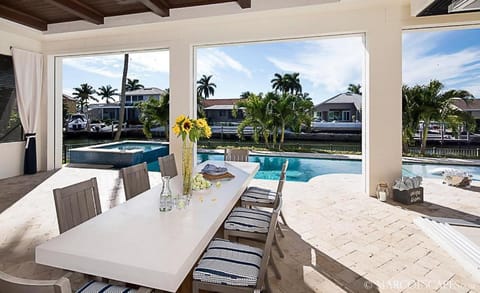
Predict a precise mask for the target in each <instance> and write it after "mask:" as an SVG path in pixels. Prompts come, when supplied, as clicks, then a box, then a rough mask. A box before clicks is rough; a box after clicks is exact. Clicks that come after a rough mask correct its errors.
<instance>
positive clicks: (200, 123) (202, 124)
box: [197, 118, 208, 129]
mask: <svg viewBox="0 0 480 293" xmlns="http://www.w3.org/2000/svg"><path fill="white" fill-rule="evenodd" d="M207 125H208V124H207V121H206V120H205V119H203V118H199V119H197V127H198V128H200V129H202V128H205V126H207Z"/></svg>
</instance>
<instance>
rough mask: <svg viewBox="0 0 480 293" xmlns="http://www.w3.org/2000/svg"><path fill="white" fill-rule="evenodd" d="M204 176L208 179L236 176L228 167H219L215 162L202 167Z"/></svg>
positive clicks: (224, 178)
mask: <svg viewBox="0 0 480 293" xmlns="http://www.w3.org/2000/svg"><path fill="white" fill-rule="evenodd" d="M201 172H202V174H203V177H204V178H205V179H207V180H210V181H212V180H230V179H232V178H235V176H233V175H232V174H231V173H229V172H228V169H227V168H226V167H219V166H215V165H213V164H206V165H205V167H203V169H202V171H201Z"/></svg>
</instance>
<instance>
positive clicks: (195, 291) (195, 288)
mask: <svg viewBox="0 0 480 293" xmlns="http://www.w3.org/2000/svg"><path fill="white" fill-rule="evenodd" d="M199 292H200V289H199V288H198V283H197V281H193V282H192V293H199Z"/></svg>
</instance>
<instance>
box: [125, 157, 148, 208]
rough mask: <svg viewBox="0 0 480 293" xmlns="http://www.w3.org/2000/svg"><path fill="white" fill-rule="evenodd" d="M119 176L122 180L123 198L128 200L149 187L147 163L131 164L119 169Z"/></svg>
mask: <svg viewBox="0 0 480 293" xmlns="http://www.w3.org/2000/svg"><path fill="white" fill-rule="evenodd" d="M120 177H122V180H123V189H124V190H125V200H129V199H131V198H133V197H135V196H137V195H139V194H140V193H142V192H144V191H146V190H149V189H150V179H149V177H148V170H147V163H145V162H143V163H141V164H137V165H133V166H130V167H125V168H122V169H120Z"/></svg>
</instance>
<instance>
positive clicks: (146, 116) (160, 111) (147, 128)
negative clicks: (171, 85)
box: [136, 89, 170, 140]
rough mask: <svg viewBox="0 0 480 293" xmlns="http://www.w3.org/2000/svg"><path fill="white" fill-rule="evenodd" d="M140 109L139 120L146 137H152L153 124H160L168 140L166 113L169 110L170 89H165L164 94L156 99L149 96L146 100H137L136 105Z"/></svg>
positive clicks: (167, 113)
mask: <svg viewBox="0 0 480 293" xmlns="http://www.w3.org/2000/svg"><path fill="white" fill-rule="evenodd" d="M136 106H137V107H138V109H139V110H140V121H141V122H142V123H143V133H144V134H145V136H146V137H147V138H148V139H151V138H152V132H151V128H152V126H154V125H161V126H163V127H164V128H165V137H166V139H167V140H168V137H169V128H168V122H169V121H168V115H169V111H170V91H169V90H168V89H167V90H166V92H165V94H164V95H163V96H162V97H161V98H160V99H156V98H153V97H150V98H149V99H148V100H147V101H144V102H139V103H138V104H137V105H136Z"/></svg>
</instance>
